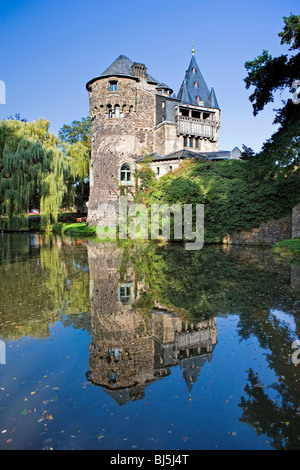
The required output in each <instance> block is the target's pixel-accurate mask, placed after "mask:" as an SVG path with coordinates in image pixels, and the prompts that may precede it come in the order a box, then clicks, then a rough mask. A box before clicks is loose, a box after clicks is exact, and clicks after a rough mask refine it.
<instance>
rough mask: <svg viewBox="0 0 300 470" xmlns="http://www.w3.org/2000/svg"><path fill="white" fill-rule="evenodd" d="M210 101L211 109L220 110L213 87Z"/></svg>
mask: <svg viewBox="0 0 300 470" xmlns="http://www.w3.org/2000/svg"><path fill="white" fill-rule="evenodd" d="M208 100H209V107H210V108H214V109H220V107H219V104H218V100H217V97H216V94H215V90H214V87H213V86H212V87H211V90H210V93H209V97H208Z"/></svg>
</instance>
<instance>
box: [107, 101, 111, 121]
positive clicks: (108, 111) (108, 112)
mask: <svg viewBox="0 0 300 470" xmlns="http://www.w3.org/2000/svg"><path fill="white" fill-rule="evenodd" d="M107 114H108V117H109V118H112V107H111V104H108V105H107Z"/></svg>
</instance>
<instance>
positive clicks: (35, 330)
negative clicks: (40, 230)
mask: <svg viewBox="0 0 300 470" xmlns="http://www.w3.org/2000/svg"><path fill="white" fill-rule="evenodd" d="M0 245H1V246H0V248H1V250H0V252H1V264H0V286H1V289H0V312H1V315H0V326H1V333H0V334H1V338H2V339H4V340H9V339H18V338H20V337H22V336H32V337H37V338H43V337H46V336H48V334H49V333H48V330H49V325H51V324H54V323H55V322H56V321H57V320H61V321H63V322H68V323H72V325H73V326H75V327H79V328H80V327H81V325H85V327H86V323H85V321H84V318H81V315H80V314H81V313H83V312H87V311H89V273H88V268H87V267H88V264H87V254H86V248H85V247H84V246H78V245H74V244H65V243H62V242H61V240H60V239H57V240H54V238H53V237H46V236H35V235H31V234H24V236H23V235H21V234H18V235H17V236H16V235H13V234H12V235H9V234H5V235H4V236H3V237H1V236H0Z"/></svg>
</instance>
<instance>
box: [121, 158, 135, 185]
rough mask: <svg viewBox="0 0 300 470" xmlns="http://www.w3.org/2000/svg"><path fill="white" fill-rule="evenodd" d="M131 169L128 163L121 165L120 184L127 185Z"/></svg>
mask: <svg viewBox="0 0 300 470" xmlns="http://www.w3.org/2000/svg"><path fill="white" fill-rule="evenodd" d="M131 173H132V172H131V168H130V165H129V164H128V163H123V165H121V168H120V180H121V183H127V182H129V181H131Z"/></svg>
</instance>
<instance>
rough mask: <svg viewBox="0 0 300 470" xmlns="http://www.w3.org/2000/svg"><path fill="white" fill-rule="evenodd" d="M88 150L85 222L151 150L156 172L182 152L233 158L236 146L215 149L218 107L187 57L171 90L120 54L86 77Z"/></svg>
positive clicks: (111, 200)
mask: <svg viewBox="0 0 300 470" xmlns="http://www.w3.org/2000/svg"><path fill="white" fill-rule="evenodd" d="M86 88H87V90H88V92H89V102H90V118H91V122H92V150H91V166H90V198H89V203H88V222H89V223H93V224H94V223H98V222H99V220H101V218H102V217H103V214H101V213H100V212H99V205H100V204H113V205H114V206H116V205H117V203H118V199H119V195H120V191H121V189H123V192H124V191H125V192H126V191H127V192H128V189H129V190H130V189H134V186H135V178H134V170H135V168H136V167H137V166H138V164H139V162H140V161H141V160H142V159H143V158H144V155H150V156H151V167H152V168H153V170H154V172H155V173H156V175H157V177H161V176H162V175H164V174H165V173H167V172H168V171H172V170H175V169H176V168H177V167H178V165H179V164H180V162H181V161H182V160H183V159H185V158H198V159H210V160H220V159H230V158H239V157H240V155H241V152H240V150H239V149H238V148H237V147H235V148H234V149H233V150H232V151H219V128H220V108H219V104H218V101H217V98H216V94H215V91H214V88H213V87H212V88H211V90H209V89H208V87H207V85H206V83H205V80H204V78H203V76H202V74H201V71H200V69H199V66H198V64H197V62H196V59H195V51H194V49H193V50H192V58H191V61H190V64H189V67H188V69H187V70H186V73H185V77H184V79H183V82H182V84H181V87H180V90H179V92H178V94H177V96H176V95H175V93H174V92H173V90H172V89H171V88H170V87H169V86H168V85H166V84H164V83H162V82H160V81H158V80H156V79H155V78H153V77H152V76H151V75H149V73H148V72H147V68H146V66H145V65H144V64H141V63H137V62H133V61H132V60H130V59H129V58H128V57H126V56H124V55H120V56H119V57H118V58H117V59H116V60H115V61H114V62H113V63H112V64H111V65H110V66H109V67H108V68H107V69H106V70H105V71H104V72H103V73H102V74H101V75H100V76H99V77H96V78H93V79H92V80H90V81H89V82H88V83H87V85H86Z"/></svg>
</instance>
